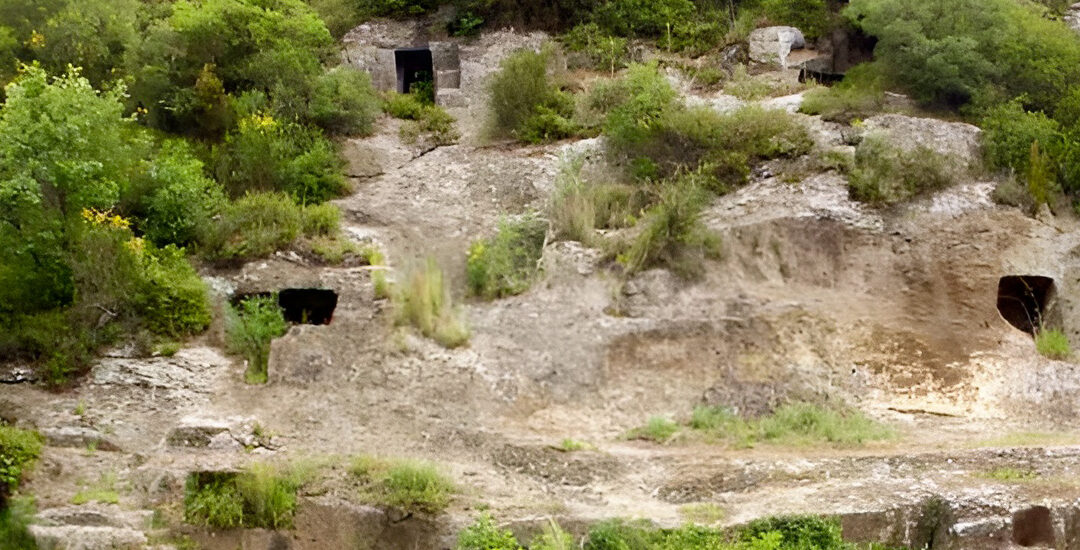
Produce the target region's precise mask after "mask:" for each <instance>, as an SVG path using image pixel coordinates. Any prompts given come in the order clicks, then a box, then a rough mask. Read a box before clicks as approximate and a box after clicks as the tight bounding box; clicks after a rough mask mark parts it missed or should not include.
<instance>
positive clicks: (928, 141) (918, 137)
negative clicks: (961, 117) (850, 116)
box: [863, 115, 982, 170]
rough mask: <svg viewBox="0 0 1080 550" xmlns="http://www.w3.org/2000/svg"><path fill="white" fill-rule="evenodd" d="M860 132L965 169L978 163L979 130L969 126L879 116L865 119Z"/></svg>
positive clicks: (978, 164) (911, 118) (974, 166)
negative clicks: (940, 157)
mask: <svg viewBox="0 0 1080 550" xmlns="http://www.w3.org/2000/svg"><path fill="white" fill-rule="evenodd" d="M863 130H864V131H865V133H866V134H869V133H881V134H885V135H886V136H887V137H888V139H889V142H890V143H892V144H893V145H895V146H896V147H898V148H901V149H903V150H905V151H914V150H916V149H918V148H919V147H928V148H929V149H930V150H932V151H934V152H936V153H939V154H942V155H946V156H948V157H950V158H953V159H955V160H957V161H959V162H960V163H962V164H963V167H964V168H965V169H968V170H970V169H974V168H977V167H978V166H980V164H981V162H982V146H981V145H980V136H981V135H982V130H980V129H979V128H978V127H977V126H972V125H971V124H965V123H963V122H946V121H944V120H938V119H934V118H919V117H910V116H904V115H880V116H875V117H871V118H868V119H866V121H865V122H864V123H863ZM864 135H865V134H864Z"/></svg>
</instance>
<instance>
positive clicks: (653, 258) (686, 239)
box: [616, 178, 720, 279]
mask: <svg viewBox="0 0 1080 550" xmlns="http://www.w3.org/2000/svg"><path fill="white" fill-rule="evenodd" d="M707 197H708V195H707V194H706V193H705V192H704V191H703V190H702V189H701V188H700V187H698V186H697V185H696V184H694V183H693V182H687V181H686V178H684V179H682V180H680V181H678V182H675V183H672V184H669V185H667V186H666V187H665V189H664V190H663V191H662V192H661V196H660V200H659V202H658V203H657V204H656V205H654V206H652V207H650V208H649V209H648V210H646V212H645V215H644V217H643V218H642V220H641V222H639V225H641V228H640V230H639V231H638V233H637V235H636V236H635V237H634V239H633V240H632V241H630V242H629V243H623V244H620V245H616V246H617V249H621V252H619V253H618V255H617V257H618V260H619V263H621V264H622V265H623V267H624V268H625V270H626V273H627V274H633V273H637V272H639V271H641V270H643V269H648V268H650V267H658V266H661V267H667V268H669V269H671V270H672V271H674V272H675V273H676V274H677V275H679V276H680V277H683V278H687V279H693V278H696V277H700V276H701V275H702V274H703V271H704V260H705V259H706V258H714V259H715V258H717V257H718V256H719V253H720V241H719V238H718V237H717V236H716V235H715V234H714V233H713V232H711V231H710V230H709V229H708V228H706V227H705V224H704V223H703V222H702V221H701V211H702V209H703V208H704V207H705V204H706V199H707Z"/></svg>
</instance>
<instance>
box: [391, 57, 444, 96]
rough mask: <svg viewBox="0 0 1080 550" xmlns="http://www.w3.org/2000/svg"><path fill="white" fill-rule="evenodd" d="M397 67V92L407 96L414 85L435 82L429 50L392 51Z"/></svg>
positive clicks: (433, 67)
mask: <svg viewBox="0 0 1080 550" xmlns="http://www.w3.org/2000/svg"><path fill="white" fill-rule="evenodd" d="M394 63H395V64H396V66H397V84H398V92H399V93H402V94H407V93H409V92H410V91H412V87H413V85H414V84H417V83H422V82H431V83H432V84H434V81H435V66H434V64H433V63H432V60H431V49H429V48H403V49H400V50H394Z"/></svg>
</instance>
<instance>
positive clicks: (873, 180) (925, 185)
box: [848, 135, 956, 205]
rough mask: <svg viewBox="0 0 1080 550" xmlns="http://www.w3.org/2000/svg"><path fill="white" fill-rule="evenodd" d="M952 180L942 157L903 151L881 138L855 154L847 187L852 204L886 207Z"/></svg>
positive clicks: (870, 138) (863, 145) (927, 151)
mask: <svg viewBox="0 0 1080 550" xmlns="http://www.w3.org/2000/svg"><path fill="white" fill-rule="evenodd" d="M955 178H956V175H955V174H954V172H953V171H952V170H951V169H950V167H949V159H948V158H947V157H945V156H944V155H942V154H940V153H937V152H936V151H933V150H931V149H929V148H927V147H919V148H917V149H914V150H911V151H906V150H903V149H899V148H897V147H895V146H893V145H892V144H890V143H889V141H888V139H886V138H885V137H883V136H880V135H870V136H867V137H866V138H864V139H863V141H862V142H861V143H860V144H859V146H858V148H857V149H856V150H855V168H854V169H853V170H852V171H851V174H850V175H849V176H848V186H849V189H850V192H851V197H852V198H853V199H855V200H859V201H863V202H867V203H870V204H877V205H887V204H895V203H898V202H903V201H906V200H909V199H911V198H914V197H915V196H917V195H919V194H922V193H925V192H928V191H934V190H937V189H943V188H945V187H948V186H949V185H952V184H953V183H954V182H955Z"/></svg>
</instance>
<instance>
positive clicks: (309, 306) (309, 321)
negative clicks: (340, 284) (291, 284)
mask: <svg viewBox="0 0 1080 550" xmlns="http://www.w3.org/2000/svg"><path fill="white" fill-rule="evenodd" d="M278 305H279V306H281V309H282V310H283V311H284V312H285V320H286V321H288V322H290V323H296V324H304V325H329V324H330V320H331V319H333V318H334V309H335V308H337V292H334V291H333V290H327V289H325V288H286V289H285V290H282V291H281V292H279V293H278Z"/></svg>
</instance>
